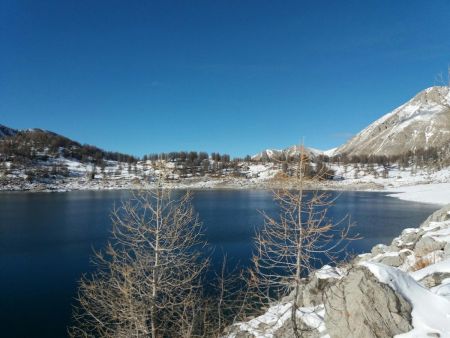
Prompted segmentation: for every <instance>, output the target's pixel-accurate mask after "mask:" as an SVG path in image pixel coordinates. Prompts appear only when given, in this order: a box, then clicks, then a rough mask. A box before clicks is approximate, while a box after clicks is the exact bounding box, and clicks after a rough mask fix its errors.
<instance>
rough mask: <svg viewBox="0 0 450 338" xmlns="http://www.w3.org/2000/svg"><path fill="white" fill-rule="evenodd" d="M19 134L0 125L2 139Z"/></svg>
mask: <svg viewBox="0 0 450 338" xmlns="http://www.w3.org/2000/svg"><path fill="white" fill-rule="evenodd" d="M17 133H18V131H17V130H15V129H12V128H8V127H6V126H4V125H2V124H0V138H3V137H6V136H13V135H16V134H17Z"/></svg>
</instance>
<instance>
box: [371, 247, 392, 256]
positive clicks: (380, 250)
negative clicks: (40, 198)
mask: <svg viewBox="0 0 450 338" xmlns="http://www.w3.org/2000/svg"><path fill="white" fill-rule="evenodd" d="M388 251H389V248H388V247H387V245H384V244H377V245H375V246H374V247H373V248H372V250H371V253H372V255H374V256H376V255H380V254H384V253H386V252H388Z"/></svg>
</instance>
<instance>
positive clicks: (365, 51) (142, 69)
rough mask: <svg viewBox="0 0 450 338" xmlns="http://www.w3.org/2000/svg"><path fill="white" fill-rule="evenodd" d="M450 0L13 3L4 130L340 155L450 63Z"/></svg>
mask: <svg viewBox="0 0 450 338" xmlns="http://www.w3.org/2000/svg"><path fill="white" fill-rule="evenodd" d="M449 18H450V2H449V1H411V0H408V1H406V0H405V1H320V0H318V1H263V0H258V1H243V0H240V1H169V0H164V1H159V2H153V1H139V0H134V1H123V0H105V1H94V0H64V1H61V0H54V1H52V0H41V1H36V0H29V1H21V0H2V1H0V124H5V125H7V126H11V127H14V128H30V127H40V128H44V129H49V130H52V131H55V132H58V133H60V134H63V135H66V136H68V137H71V138H73V139H75V140H78V141H80V142H82V143H89V144H95V145H97V146H100V147H102V148H105V149H108V150H117V151H122V152H128V153H132V154H135V155H143V154H145V153H152V152H160V151H171V150H206V151H208V152H211V151H220V152H226V153H229V154H231V155H232V156H243V155H245V154H253V153H255V152H258V151H259V150H261V149H263V148H268V147H271V148H282V147H286V146H289V145H292V144H295V143H298V142H299V140H300V139H301V138H302V137H304V139H305V143H306V144H307V145H309V146H313V147H316V148H322V149H327V148H331V147H334V146H337V145H340V144H341V143H343V142H345V141H346V140H347V139H348V138H349V137H350V136H351V135H353V134H355V133H357V132H358V131H359V130H360V129H362V128H363V127H365V126H366V125H367V124H369V123H370V122H372V121H373V120H375V119H377V118H378V117H380V116H381V115H383V114H385V113H387V112H389V111H390V110H392V109H393V108H395V107H397V106H398V105H400V104H401V103H403V102H404V101H406V100H408V99H409V98H410V97H412V96H413V95H414V94H416V93H417V92H418V91H420V90H422V89H424V88H426V87H429V86H432V85H434V84H436V82H435V77H436V75H437V74H438V73H439V72H444V73H445V72H446V69H447V65H448V64H449V63H450V20H449Z"/></svg>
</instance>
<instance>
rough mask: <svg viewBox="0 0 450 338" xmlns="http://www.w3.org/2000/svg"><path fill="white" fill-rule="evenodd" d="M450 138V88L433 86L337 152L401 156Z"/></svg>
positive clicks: (376, 122)
mask: <svg viewBox="0 0 450 338" xmlns="http://www.w3.org/2000/svg"><path fill="white" fill-rule="evenodd" d="M449 140H450V87H431V88H428V89H426V90H424V91H422V92H420V93H419V94H417V95H416V96H415V97H414V98H413V99H411V100H410V101H408V102H407V103H405V104H403V105H402V106H400V107H399V108H397V109H395V110H394V111H392V112H391V113H389V114H387V115H385V116H383V117H381V118H380V119H378V120H377V121H375V122H373V123H372V124H371V125H369V126H368V127H367V128H365V129H364V130H363V131H361V132H360V133H359V134H357V135H356V136H355V137H354V138H353V139H351V140H350V141H349V142H347V143H346V144H344V145H343V146H341V147H339V148H338V149H337V151H336V153H339V154H344V153H345V154H348V155H350V156H351V155H363V154H364V155H398V154H403V153H406V152H407V151H409V150H411V151H414V150H415V149H420V148H427V147H440V146H442V145H445V144H447V143H448V141H449Z"/></svg>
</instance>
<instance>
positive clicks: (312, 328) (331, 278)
mask: <svg viewBox="0 0 450 338" xmlns="http://www.w3.org/2000/svg"><path fill="white" fill-rule="evenodd" d="M301 294H302V296H301V297H300V299H298V300H297V305H298V306H299V309H298V310H297V317H298V322H299V323H300V327H301V328H303V329H304V330H303V331H302V337H308V338H318V337H323V338H325V337H331V338H333V337H336V338H341V337H348V338H361V337H367V338H381V337H394V336H395V337H403V338H406V337H450V205H447V206H446V207H444V208H442V209H440V210H438V211H436V212H434V213H433V214H432V215H431V216H430V217H428V219H427V220H426V221H425V222H423V223H422V225H421V226H420V227H418V228H408V229H405V230H403V231H402V233H401V234H400V236H398V237H396V238H394V239H393V241H392V243H391V244H390V245H382V244H379V245H376V246H375V247H373V248H372V250H371V252H370V253H367V254H362V255H359V256H357V257H355V258H354V259H353V260H352V261H351V262H349V263H346V264H343V265H341V266H339V267H330V266H324V267H323V268H322V269H320V270H318V271H316V272H315V273H314V274H313V275H312V276H310V277H309V278H308V279H305V283H304V284H303V287H302V293H301ZM293 301H294V299H293V296H292V295H290V296H287V297H285V298H283V299H282V300H281V301H280V302H278V303H276V304H273V305H272V306H271V307H270V308H268V309H267V310H266V312H265V313H264V314H262V315H261V316H259V317H257V318H253V319H251V320H249V321H247V322H240V323H236V324H235V325H233V326H231V327H229V328H228V330H227V333H226V335H225V337H227V338H256V337H258V338H263V337H264V338H269V337H273V338H288V337H292V336H293V331H292V326H291V325H292V324H291V321H290V313H291V311H290V309H291V307H292V304H293Z"/></svg>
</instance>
